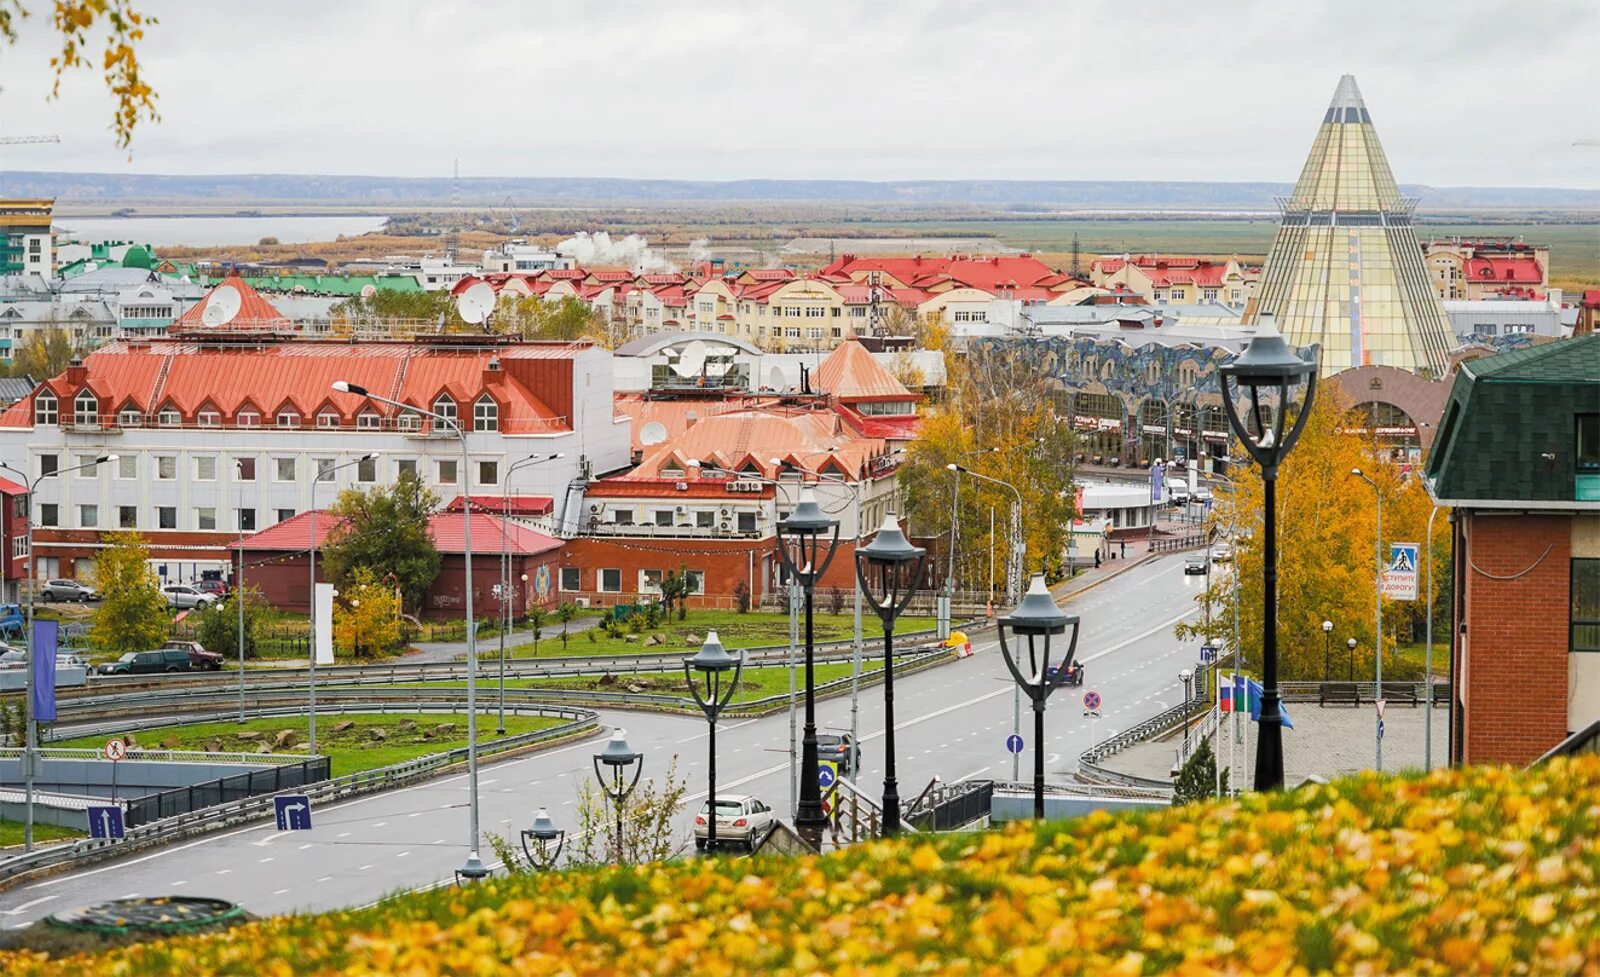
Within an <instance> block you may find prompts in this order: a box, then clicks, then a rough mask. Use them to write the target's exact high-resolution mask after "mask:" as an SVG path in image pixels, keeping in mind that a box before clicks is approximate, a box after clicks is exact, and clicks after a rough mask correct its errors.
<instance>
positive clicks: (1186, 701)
mask: <svg viewBox="0 0 1600 977" xmlns="http://www.w3.org/2000/svg"><path fill="white" fill-rule="evenodd" d="M1178 680H1179V681H1180V682H1182V683H1183V755H1184V756H1188V755H1189V707H1190V706H1192V705H1193V704H1194V692H1193V685H1194V673H1193V672H1191V671H1189V670H1188V669H1187V668H1184V669H1180V670H1179V671H1178Z"/></svg>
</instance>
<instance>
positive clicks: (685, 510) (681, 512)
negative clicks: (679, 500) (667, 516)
mask: <svg viewBox="0 0 1600 977" xmlns="http://www.w3.org/2000/svg"><path fill="white" fill-rule="evenodd" d="M688 511H689V510H688V509H685V508H684V507H683V506H681V505H680V506H678V515H680V516H681V515H683V514H684V513H685V512H688Z"/></svg>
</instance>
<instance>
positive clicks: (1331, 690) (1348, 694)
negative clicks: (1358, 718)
mask: <svg viewBox="0 0 1600 977" xmlns="http://www.w3.org/2000/svg"><path fill="white" fill-rule="evenodd" d="M1427 684H1428V683H1427V682H1417V681H1407V682H1391V681H1389V680H1388V679H1385V680H1384V683H1383V697H1384V699H1385V700H1386V701H1387V702H1388V704H1389V705H1391V706H1395V705H1408V706H1420V705H1422V704H1423V703H1424V702H1426V701H1427V700H1428V689H1427ZM1278 689H1279V691H1280V692H1281V693H1282V695H1283V701H1285V702H1319V701H1324V700H1332V701H1336V702H1339V703H1341V704H1348V705H1364V704H1371V703H1372V702H1374V701H1375V700H1376V699H1377V695H1378V684H1377V683H1376V682H1348V681H1345V680H1343V679H1332V680H1330V681H1327V682H1322V681H1298V680H1297V681H1293V682H1280V683H1278ZM1449 703H1450V683H1449V682H1440V681H1438V680H1435V681H1434V683H1433V705H1435V706H1444V705H1448V704H1449Z"/></svg>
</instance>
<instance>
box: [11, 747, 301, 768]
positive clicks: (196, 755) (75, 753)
mask: <svg viewBox="0 0 1600 977" xmlns="http://www.w3.org/2000/svg"><path fill="white" fill-rule="evenodd" d="M24 752H25V751H24V750H23V749H22V747H20V746H7V747H0V760H3V759H9V758H12V757H20V756H22V754H23V753H24ZM34 752H35V753H37V754H38V755H39V756H40V757H41V758H43V759H46V760H104V759H105V754H104V753H102V752H101V751H100V750H91V749H78V748H76V747H67V746H52V747H41V748H40V749H38V750H35V751H34ZM144 760H151V761H157V762H161V763H254V764H257V765H259V766H274V765H282V764H289V763H301V762H303V761H304V760H305V757H304V756H298V755H296V754H293V753H207V752H205V751H203V750H150V749H146V748H144V747H142V746H130V747H128V755H127V756H126V757H124V758H123V759H122V760H120V761H118V762H120V763H129V762H139V761H144Z"/></svg>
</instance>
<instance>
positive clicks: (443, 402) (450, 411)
mask: <svg viewBox="0 0 1600 977" xmlns="http://www.w3.org/2000/svg"><path fill="white" fill-rule="evenodd" d="M433 412H434V413H435V414H438V415H439V416H440V417H448V418H449V419H450V420H452V421H453V420H455V419H456V402H455V401H453V400H451V399H450V396H449V395H448V394H440V395H439V399H438V400H435V401H434V402H433Z"/></svg>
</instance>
